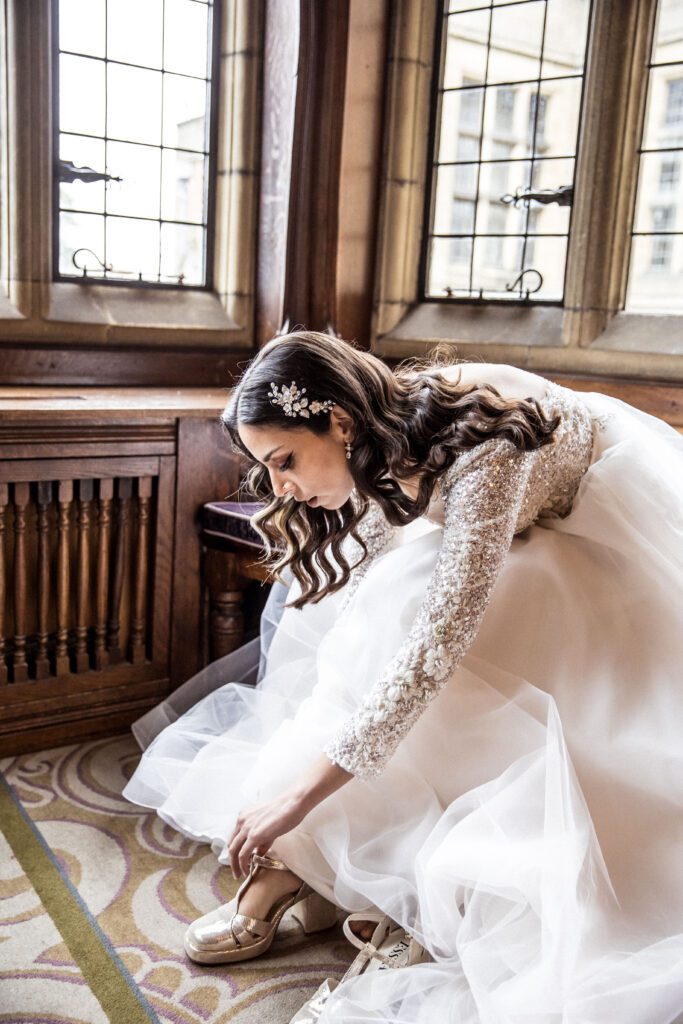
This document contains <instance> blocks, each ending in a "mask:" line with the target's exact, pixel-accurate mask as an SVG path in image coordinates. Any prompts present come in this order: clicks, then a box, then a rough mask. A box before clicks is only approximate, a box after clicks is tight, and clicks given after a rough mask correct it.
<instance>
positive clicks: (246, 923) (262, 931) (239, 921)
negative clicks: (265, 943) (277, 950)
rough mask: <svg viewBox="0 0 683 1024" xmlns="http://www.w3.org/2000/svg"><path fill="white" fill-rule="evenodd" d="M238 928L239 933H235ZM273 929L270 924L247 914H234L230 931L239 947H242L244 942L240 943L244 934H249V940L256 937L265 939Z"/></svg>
mask: <svg viewBox="0 0 683 1024" xmlns="http://www.w3.org/2000/svg"><path fill="white" fill-rule="evenodd" d="M236 927H237V929H238V931H235V928H236ZM271 927H272V925H270V924H268V922H267V921H259V919H258V918H257V917H247V916H246V914H233V916H232V918H231V920H230V930H231V931H232V934H233V937H234V939H235V941H236V942H237V945H238V946H241V945H242V942H240V935H241V934H242V932H245V931H246V932H248V933H249V938H252V939H253V937H254V935H258V936H259V937H260V938H264V936H266V935H267V934H268V932H269V931H270V929H271Z"/></svg>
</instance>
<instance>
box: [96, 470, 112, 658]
mask: <svg viewBox="0 0 683 1024" xmlns="http://www.w3.org/2000/svg"><path fill="white" fill-rule="evenodd" d="M113 499H114V481H113V480H112V479H104V480H100V482H99V509H98V520H97V583H96V597H95V654H94V662H95V668H96V669H97V670H100V669H103V668H106V666H107V665H108V664H109V652H108V651H107V606H108V599H109V547H110V537H111V510H112V502H113Z"/></svg>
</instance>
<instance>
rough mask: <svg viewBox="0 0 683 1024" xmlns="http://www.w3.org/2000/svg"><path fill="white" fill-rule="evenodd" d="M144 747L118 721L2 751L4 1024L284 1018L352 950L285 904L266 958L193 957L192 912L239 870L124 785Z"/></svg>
mask: <svg viewBox="0 0 683 1024" xmlns="http://www.w3.org/2000/svg"><path fill="white" fill-rule="evenodd" d="M139 757H140V750H139V748H138V746H137V744H136V742H135V740H134V739H133V737H132V736H131V735H130V734H129V733H127V734H125V735H123V736H116V737H114V738H111V739H106V740H96V741H92V742H89V743H84V744H78V745H72V746H66V747H57V748H54V749H52V750H45V751H41V752H40V753H38V754H22V755H19V756H17V757H10V758H4V759H1V760H0V772H2V775H0V1022H1V1024H100V1022H102V1024H106V1022H107V1021H110V1022H111V1024H138V1022H142V1021H159V1022H170V1024H223V1022H228V1021H230V1022H232V1024H257V1022H258V1024H288V1022H289V1020H290V1018H291V1017H292V1016H293V1014H294V1013H295V1011H296V1010H297V1009H298V1008H299V1007H300V1006H301V1005H302V1003H304V1002H305V1000H306V999H307V998H308V996H309V995H311V994H312V993H313V992H314V991H315V989H316V988H317V987H318V985H319V984H320V982H321V981H322V980H323V979H324V978H325V977H335V978H339V977H341V975H342V974H343V973H344V971H345V970H346V968H347V966H348V964H349V963H350V961H351V960H352V959H353V954H354V953H355V952H356V950H354V949H353V948H352V947H351V946H350V944H349V943H348V942H347V941H346V939H345V938H344V936H343V933H342V930H341V925H337V927H335V928H333V929H330V930H329V931H327V932H322V933H320V934H319V935H313V936H309V937H307V936H305V935H304V934H303V932H302V931H301V929H300V927H299V925H298V924H297V923H296V921H294V919H293V918H291V917H290V915H289V914H287V915H285V918H284V919H283V922H282V924H281V926H280V929H279V930H278V935H277V937H276V940H275V942H274V944H273V946H272V947H271V949H270V950H269V952H268V953H267V954H265V955H264V956H262V957H258V958H256V959H254V960H251V961H247V962H246V963H244V964H240V965H235V966H233V967H229V966H227V965H222V964H221V965H215V966H212V967H203V966H200V965H198V964H194V963H192V962H191V961H190V960H188V959H187V957H186V956H185V953H184V951H183V947H182V935H183V932H184V930H185V928H186V926H187V924H188V923H189V922H190V921H191V920H193V919H194V918H196V917H198V916H199V915H200V914H203V913H206V912H207V911H208V910H212V909H213V908H214V907H216V906H218V905H219V903H224V902H226V901H227V900H229V899H230V898H231V897H232V896H233V895H234V893H235V891H236V890H237V888H238V886H239V884H240V883H239V882H238V881H235V880H233V879H232V877H231V875H230V871H229V870H228V869H227V868H226V867H224V866H223V865H220V864H219V863H218V861H217V860H216V857H215V856H214V854H213V853H212V852H211V850H210V848H209V846H207V845H204V844H198V843H195V842H193V841H191V840H189V839H187V838H186V837H185V836H182V835H180V834H179V833H178V832H176V831H175V830H174V829H172V828H170V827H169V826H168V825H166V824H165V823H164V822H163V821H161V819H160V818H159V817H158V816H157V815H156V814H155V813H154V812H148V813H145V812H143V811H142V810H141V809H140V808H138V807H136V806H135V805H133V804H130V803H129V802H128V801H127V800H124V799H123V798H122V797H121V796H120V793H121V790H122V789H123V787H124V786H125V783H126V781H127V780H128V778H130V775H131V774H132V772H133V770H134V768H135V765H136V764H137V761H138V759H139ZM3 776H4V778H3ZM341 917H342V914H341V912H340V919H341Z"/></svg>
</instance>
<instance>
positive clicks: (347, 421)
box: [330, 405, 354, 440]
mask: <svg viewBox="0 0 683 1024" xmlns="http://www.w3.org/2000/svg"><path fill="white" fill-rule="evenodd" d="M353 426H354V424H353V418H352V417H351V416H350V415H349V413H348V412H346V410H345V409H342V407H341V406H340V405H334V406H333V407H332V410H331V412H330V432H331V433H332V436H333V437H336V438H339V440H345V439H347V438H351V436H352V435H353Z"/></svg>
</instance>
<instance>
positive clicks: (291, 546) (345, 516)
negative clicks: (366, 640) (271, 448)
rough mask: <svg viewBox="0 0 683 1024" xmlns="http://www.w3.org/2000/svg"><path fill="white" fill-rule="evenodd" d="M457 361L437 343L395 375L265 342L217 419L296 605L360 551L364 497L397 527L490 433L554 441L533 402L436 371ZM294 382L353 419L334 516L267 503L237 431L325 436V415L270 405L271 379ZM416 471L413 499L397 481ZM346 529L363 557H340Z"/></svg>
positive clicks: (524, 444) (321, 346) (264, 473)
mask: <svg viewBox="0 0 683 1024" xmlns="http://www.w3.org/2000/svg"><path fill="white" fill-rule="evenodd" d="M457 362H463V360H456V359H454V358H453V355H452V349H451V348H449V347H444V346H437V347H436V348H435V349H433V350H432V351H431V352H429V353H428V354H427V355H426V356H425V357H423V358H410V359H407V360H404V361H403V362H401V363H400V364H399V366H397V367H396V368H395V369H393V370H392V369H391V368H390V367H388V366H387V365H386V364H385V363H384V362H382V360H381V359H379V358H377V357H376V356H373V355H372V354H371V353H369V352H365V351H362V350H360V349H358V348H356V347H355V346H354V345H353V344H351V343H349V342H347V341H344V340H342V339H341V338H337V337H334V336H331V335H329V334H323V333H319V332H317V331H305V330H296V331H293V332H291V333H289V334H284V335H280V336H278V337H275V338H273V339H272V340H271V341H269V342H268V343H267V344H266V345H265V346H264V347H263V348H262V349H261V350H260V351H259V353H258V355H257V356H255V358H254V359H253V360H252V361H251V362H250V363H249V365H248V366H247V368H246V370H245V371H244V373H243V374H242V376H241V377H240V379H239V380H238V382H237V384H236V387H235V388H234V390H233V392H232V394H231V396H230V400H229V402H228V404H227V407H226V409H225V411H224V412H223V413H222V415H221V421H222V423H223V426H224V427H225V429H226V430H227V432H228V434H229V435H230V438H231V441H232V444H233V447H234V449H235V450H236V451H238V452H241V453H242V454H243V455H245V456H246V457H247V459H248V460H249V462H251V463H252V464H253V465H252V466H251V468H250V469H249V472H248V474H247V478H246V481H245V486H246V490H247V492H248V494H249V495H251V496H253V497H254V498H256V499H257V500H259V501H263V502H265V506H264V508H263V509H262V510H260V511H259V512H258V513H257V514H256V515H255V516H254V517H253V518H252V520H251V523H252V526H253V527H254V528H255V529H256V531H257V533H258V534H259V535H260V536H261V537H262V538H263V540H264V543H265V545H266V553H265V556H264V559H263V561H264V564H266V566H267V568H268V569H269V571H270V572H271V573H272V574H273V575H274V577H275V578H277V579H280V578H281V576H280V574H281V572H282V570H283V569H284V568H285V567H286V566H291V571H292V572H293V574H294V576H295V577H296V579H297V580H298V581H299V583H300V585H301V595H300V596H299V597H298V598H297V599H296V600H294V601H292V602H291V606H292V607H295V608H302V607H303V606H304V605H305V604H308V603H309V602H312V603H316V602H318V601H320V600H321V599H322V598H323V597H325V595H326V594H331V593H334V592H335V591H337V590H339V589H340V588H341V587H343V586H344V585H345V584H346V583H347V581H348V579H349V576H350V572H351V570H352V569H354V568H355V567H356V566H357V565H360V563H361V562H362V561H363V560H364V558H365V557H366V556H367V548H366V546H365V544H364V543H363V541H362V539H361V537H360V536H359V535H358V533H357V532H356V527H357V525H358V523H359V521H360V520H361V519H362V517H363V516H364V515H365V513H366V512H367V510H368V508H369V503H370V500H374V501H376V502H377V503H378V504H379V505H380V506H381V508H382V511H383V512H384V515H385V516H386V518H387V520H388V521H389V522H390V523H392V524H394V525H397V526H404V525H406V524H407V523H410V522H412V521H413V520H414V519H417V518H418V516H421V515H423V514H424V513H425V512H426V511H427V508H428V506H429V503H430V500H431V497H432V492H433V491H434V487H435V485H436V482H437V480H438V478H439V477H440V476H441V474H442V473H443V472H445V470H447V469H448V468H449V466H451V465H452V463H453V462H454V460H455V459H456V458H457V456H458V455H459V454H460V453H462V452H463V451H466V450H468V449H470V448H474V447H475V446H476V445H478V444H481V443H482V442H484V441H487V440H489V439H490V438H492V437H500V438H508V439H509V440H510V441H512V443H513V444H514V445H515V446H516V447H517V448H520V449H522V450H525V451H529V450H532V449H535V448H540V447H542V446H543V445H546V444H550V443H553V441H554V438H553V432H554V430H555V428H556V427H557V425H558V423H559V422H560V417H559V416H555V417H552V418H550V419H548V418H546V417H545V415H544V413H543V410H542V409H541V407H540V405H539V403H538V401H537V400H536V399H535V398H525V399H522V400H507V399H505V398H503V397H502V396H501V395H500V393H499V392H498V391H497V389H496V388H495V387H493V386H492V385H490V384H483V385H472V386H461V385H460V382H459V381H447V380H445V379H443V378H441V377H440V376H439V374H438V370H439V368H440V367H442V366H447V365H453V364H455V363H457ZM292 381H296V383H297V385H298V386H299V387H300V388H301V387H305V388H306V389H307V390H306V396H307V397H308V399H309V401H315V400H316V399H317V400H318V401H324V400H325V399H330V398H331V399H332V400H333V401H334V402H335V404H337V405H339V406H341V407H342V408H343V409H344V410H345V411H346V412H347V413H348V414H349V415H350V416H351V417H352V419H353V421H354V427H355V432H354V437H353V442H352V454H351V459H350V460H349V463H348V468H349V471H350V473H351V475H352V477H353V480H354V483H355V487H354V490H353V491H352V494H351V496H350V498H349V500H348V501H346V502H345V503H344V505H342V506H341V508H339V509H326V508H321V507H318V508H310V507H309V506H308V505H307V504H306V503H305V502H301V503H299V502H297V501H295V500H293V499H292V498H291V497H287V498H285V497H282V498H280V497H276V496H274V495H273V490H272V487H271V483H270V475H269V473H268V470H267V469H266V467H265V466H263V465H262V464H261V463H259V462H255V461H254V459H253V456H251V454H250V452H249V451H248V449H247V448H246V447H245V446H244V444H243V442H242V440H241V438H240V436H239V433H238V426H239V425H240V424H252V425H254V426H256V425H259V426H265V425H268V424H271V425H274V426H277V427H278V428H280V429H284V430H287V429H293V428H295V427H301V426H305V427H306V429H307V430H311V431H313V433H315V434H325V433H327V432H328V431H329V429H330V413H329V412H320V413H318V414H316V415H313V416H311V417H310V418H308V419H303V418H302V417H301V416H292V417H289V416H285V415H284V412H283V410H282V407H281V406H278V405H273V404H271V401H270V397H269V389H270V384H271V382H274V383H276V384H277V386H278V387H281V386H282V385H287V386H289V385H290V384H291V382H292ZM418 470H419V471H420V473H421V478H420V482H419V486H418V493H417V496H416V497H415V498H414V499H413V498H410V497H408V495H407V494H405V493H404V492H403V491H402V490H401V488H400V487H399V485H398V483H397V481H398V480H405V479H408V478H410V477H412V476H414V475H416V472H417V471H418ZM349 534H351V536H352V537H353V539H354V540H355V541H356V542H357V543H358V544H359V545H360V547H361V548H362V551H363V554H362V555H361V558H360V559H359V561H358V562H355V563H354V564H353V565H349V563H348V560H347V558H346V557H345V554H344V551H343V550H342V547H343V542H344V540H345V538H346V537H347V536H348V535H349ZM330 556H331V557H330ZM334 563H336V564H334ZM287 607H289V605H287Z"/></svg>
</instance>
